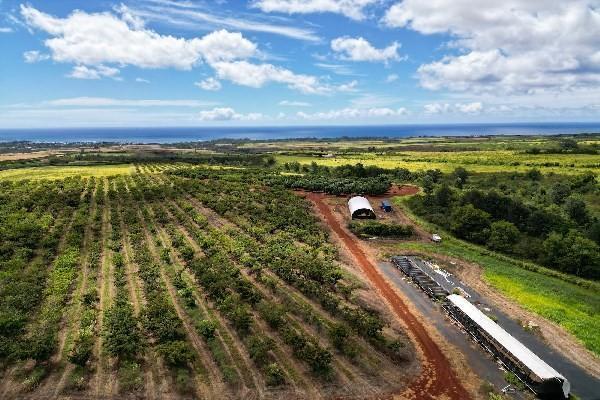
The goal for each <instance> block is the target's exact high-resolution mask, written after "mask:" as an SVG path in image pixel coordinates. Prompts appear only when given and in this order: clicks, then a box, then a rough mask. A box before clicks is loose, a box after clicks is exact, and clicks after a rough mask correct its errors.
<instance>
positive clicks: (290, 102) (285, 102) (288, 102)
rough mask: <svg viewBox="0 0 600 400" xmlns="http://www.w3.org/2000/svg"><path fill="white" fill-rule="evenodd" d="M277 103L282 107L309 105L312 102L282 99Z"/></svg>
mask: <svg viewBox="0 0 600 400" xmlns="http://www.w3.org/2000/svg"><path fill="white" fill-rule="evenodd" d="M279 105H280V106H284V107H310V106H311V105H312V104H310V103H307V102H306V101H293V100H282V101H280V102H279Z"/></svg>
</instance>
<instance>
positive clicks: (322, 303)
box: [0, 164, 414, 399]
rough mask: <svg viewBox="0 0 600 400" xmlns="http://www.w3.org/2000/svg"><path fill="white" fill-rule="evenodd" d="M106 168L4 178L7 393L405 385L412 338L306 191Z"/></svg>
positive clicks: (2, 388)
mask: <svg viewBox="0 0 600 400" xmlns="http://www.w3.org/2000/svg"><path fill="white" fill-rule="evenodd" d="M98 170H99V171H102V170H103V169H102V168H98ZM108 171H113V172H115V171H120V172H121V174H120V175H116V176H99V175H96V176H90V177H83V178H82V177H68V178H65V179H58V178H55V179H56V180H52V181H51V180H47V179H36V180H31V181H26V180H24V179H14V180H9V179H8V178H7V179H4V180H3V181H2V182H0V185H1V187H2V190H1V191H0V196H1V200H2V201H0V217H2V218H0V234H1V236H2V245H1V247H0V250H1V254H2V257H1V258H0V270H2V275H0V288H1V290H0V371H1V375H0V397H1V398H3V399H12V398H15V399H16V398H23V397H31V398H46V397H57V396H67V397H70V396H72V397H97V398H149V399H159V398H171V399H179V398H181V399H183V398H185V399H188V398H210V399H231V398H248V397H250V398H264V397H266V398H306V399H312V398H317V397H347V396H349V397H355V398H364V397H371V396H373V397H382V396H387V394H389V393H396V392H398V391H399V390H401V389H402V388H403V387H405V385H406V383H407V382H408V381H409V380H410V378H411V376H412V375H411V374H412V373H413V372H411V371H413V368H414V351H413V348H412V344H411V342H410V340H409V339H408V337H407V335H406V334H405V333H404V332H403V331H402V330H401V328H400V327H399V326H397V324H392V323H391V322H390V321H389V320H387V319H386V318H387V317H384V314H383V313H382V312H381V311H382V310H381V309H379V308H378V307H380V306H372V305H369V306H367V305H366V304H368V302H367V301H366V300H365V299H366V298H367V297H368V296H372V294H370V291H369V289H368V288H367V287H366V286H364V285H361V284H358V285H357V282H359V281H358V278H357V277H356V276H355V275H354V273H353V272H352V268H349V267H348V266H346V265H344V264H343V263H341V262H340V261H339V259H338V254H337V250H336V248H335V247H334V246H332V244H331V243H330V242H329V241H328V238H327V234H326V233H325V231H324V230H323V229H322V228H321V227H320V226H319V225H318V223H317V219H316V218H315V217H314V216H312V215H311V209H310V207H309V205H308V203H307V202H306V201H305V200H304V199H301V198H300V197H298V196H296V195H294V194H293V193H292V192H290V191H288V190H285V189H282V188H269V187H265V186H262V185H259V184H258V183H253V182H250V181H248V180H246V181H240V180H239V178H238V177H237V176H236V175H235V174H236V170H231V171H230V170H226V169H222V170H215V169H209V168H200V169H193V170H189V169H188V168H183V167H181V166H173V165H169V164H160V165H157V164H148V165H144V164H142V165H135V166H133V167H131V166H120V167H119V168H116V169H112V170H111V169H108V168H107V169H106V170H105V171H103V172H104V173H107V172H108ZM56 173H58V172H55V174H56ZM63 173H64V172H63ZM89 173H92V171H89ZM207 174H208V175H207ZM206 176H210V179H206ZM24 205H26V206H24ZM290 226H293V227H294V229H289V228H290ZM399 371H402V373H399Z"/></svg>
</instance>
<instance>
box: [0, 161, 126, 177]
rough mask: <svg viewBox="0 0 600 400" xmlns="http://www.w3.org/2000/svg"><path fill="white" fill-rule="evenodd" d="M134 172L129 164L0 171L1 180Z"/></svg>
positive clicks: (102, 175) (98, 175)
mask: <svg viewBox="0 0 600 400" xmlns="http://www.w3.org/2000/svg"><path fill="white" fill-rule="evenodd" d="M133 170H134V167H133V165H131V164H122V165H119V164H116V165H93V166H92V165H90V166H78V167H73V166H68V167H63V166H46V167H33V168H18V169H9V170H4V171H0V181H1V180H22V179H33V180H35V179H64V178H67V177H75V176H81V177H85V178H88V177H105V176H114V175H127V174H131V173H132V172H133Z"/></svg>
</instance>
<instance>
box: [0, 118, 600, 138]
mask: <svg viewBox="0 0 600 400" xmlns="http://www.w3.org/2000/svg"><path fill="white" fill-rule="evenodd" d="M578 133H600V122H596V123H563V122H561V123H512V124H511V123H503V124H443V125H442V124H436V125H377V126H278V127H211V128H208V127H199V128H196V127H179V128H177V127H174V128H52V129H0V142H8V141H15V140H27V141H32V142H55V143H67V142H121V143H176V142H191V141H208V140H215V139H253V140H267V139H295V138H319V139H326V138H340V137H354V138H356V137H390V138H403V137H418V136H474V135H533V134H535V135H556V134H578Z"/></svg>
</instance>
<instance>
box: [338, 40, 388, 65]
mask: <svg viewBox="0 0 600 400" xmlns="http://www.w3.org/2000/svg"><path fill="white" fill-rule="evenodd" d="M399 48H400V44H399V43H397V42H393V43H392V44H391V45H389V46H388V47H385V48H383V49H377V48H375V47H373V46H372V45H371V43H369V42H368V41H367V40H366V39H364V38H362V37H358V38H351V37H347V36H344V37H339V38H336V39H333V40H332V41H331V49H332V50H333V51H334V52H336V53H338V55H339V56H340V58H342V59H344V60H350V61H370V62H375V61H379V62H388V61H396V60H399V59H400V56H399V55H398V49H399Z"/></svg>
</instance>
